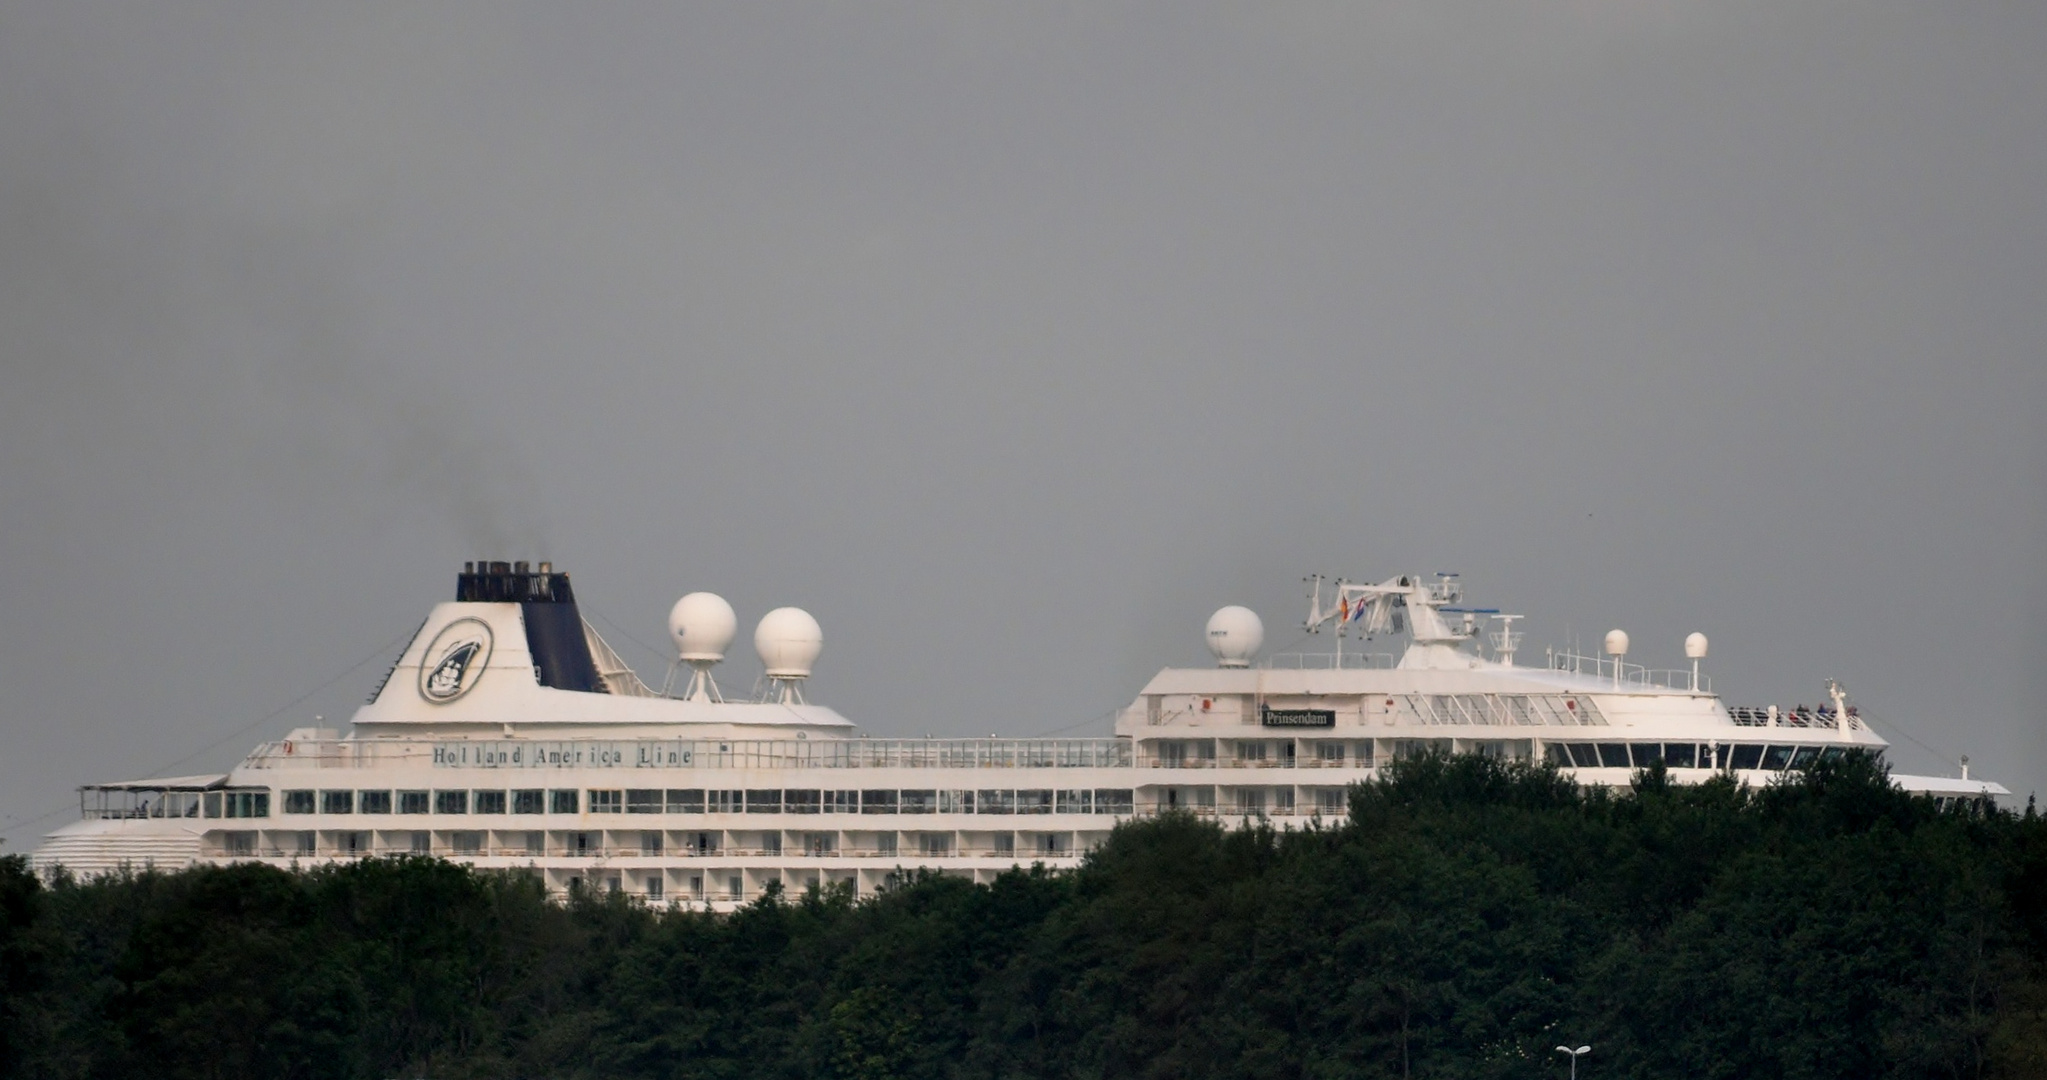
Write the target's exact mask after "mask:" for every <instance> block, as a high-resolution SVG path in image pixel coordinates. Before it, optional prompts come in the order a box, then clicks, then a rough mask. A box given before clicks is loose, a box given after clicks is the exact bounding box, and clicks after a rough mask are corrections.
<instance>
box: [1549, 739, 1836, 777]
mask: <svg viewBox="0 0 2047 1080" xmlns="http://www.w3.org/2000/svg"><path fill="white" fill-rule="evenodd" d="M1847 750H1848V748H1847V747H1844V746H1784V745H1761V744H1748V745H1731V746H1730V745H1722V746H1718V747H1715V746H1713V745H1712V744H1710V743H1550V744H1549V760H1550V761H1551V762H1552V763H1553V764H1556V765H1559V766H1562V767H1565V768H1570V767H1573V766H1575V767H1577V768H1581V769H1646V768H1649V767H1650V766H1652V765H1655V764H1658V763H1661V764H1663V765H1665V766H1668V767H1670V768H1673V769H1770V770H1774V771H1782V770H1785V769H1803V768H1807V767H1809V766H1810V765H1812V763H1813V762H1816V761H1822V760H1826V761H1831V760H1834V759H1835V758H1838V757H1840V756H1841V755H1842V754H1844V753H1846V752H1847Z"/></svg>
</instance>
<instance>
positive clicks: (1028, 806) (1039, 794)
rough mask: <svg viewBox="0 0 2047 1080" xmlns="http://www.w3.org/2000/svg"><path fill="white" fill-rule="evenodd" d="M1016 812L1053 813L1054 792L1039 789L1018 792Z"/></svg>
mask: <svg viewBox="0 0 2047 1080" xmlns="http://www.w3.org/2000/svg"><path fill="white" fill-rule="evenodd" d="M1016 812H1017V813H1019V814H1049V813H1051V812H1052V792H1051V791H1050V790H1049V789H1037V790H1030V791H1019V792H1017V793H1016Z"/></svg>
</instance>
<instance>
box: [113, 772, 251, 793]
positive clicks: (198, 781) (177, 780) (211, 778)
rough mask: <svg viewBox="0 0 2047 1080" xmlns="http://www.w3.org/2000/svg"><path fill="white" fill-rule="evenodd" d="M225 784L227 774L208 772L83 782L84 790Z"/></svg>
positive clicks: (186, 788)
mask: <svg viewBox="0 0 2047 1080" xmlns="http://www.w3.org/2000/svg"><path fill="white" fill-rule="evenodd" d="M226 786H227V774H225V773H209V774H206V775H203V776H161V777H158V778H156V779H154V780H114V781H110V782H108V783H104V784H85V785H83V786H82V790H85V791H212V790H215V789H217V788H224V787H226Z"/></svg>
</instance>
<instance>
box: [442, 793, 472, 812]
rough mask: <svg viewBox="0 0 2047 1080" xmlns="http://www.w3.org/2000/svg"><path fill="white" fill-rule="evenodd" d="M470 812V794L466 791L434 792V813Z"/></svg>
mask: <svg viewBox="0 0 2047 1080" xmlns="http://www.w3.org/2000/svg"><path fill="white" fill-rule="evenodd" d="M468 812H469V793H468V792H466V791H436V792H434V813H436V814H466V813H468Z"/></svg>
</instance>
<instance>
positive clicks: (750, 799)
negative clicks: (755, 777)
mask: <svg viewBox="0 0 2047 1080" xmlns="http://www.w3.org/2000/svg"><path fill="white" fill-rule="evenodd" d="M746 812H747V813H749V814H779V813H781V812H782V793H781V792H780V791H779V790H759V789H755V790H750V791H748V792H747V793H746Z"/></svg>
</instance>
